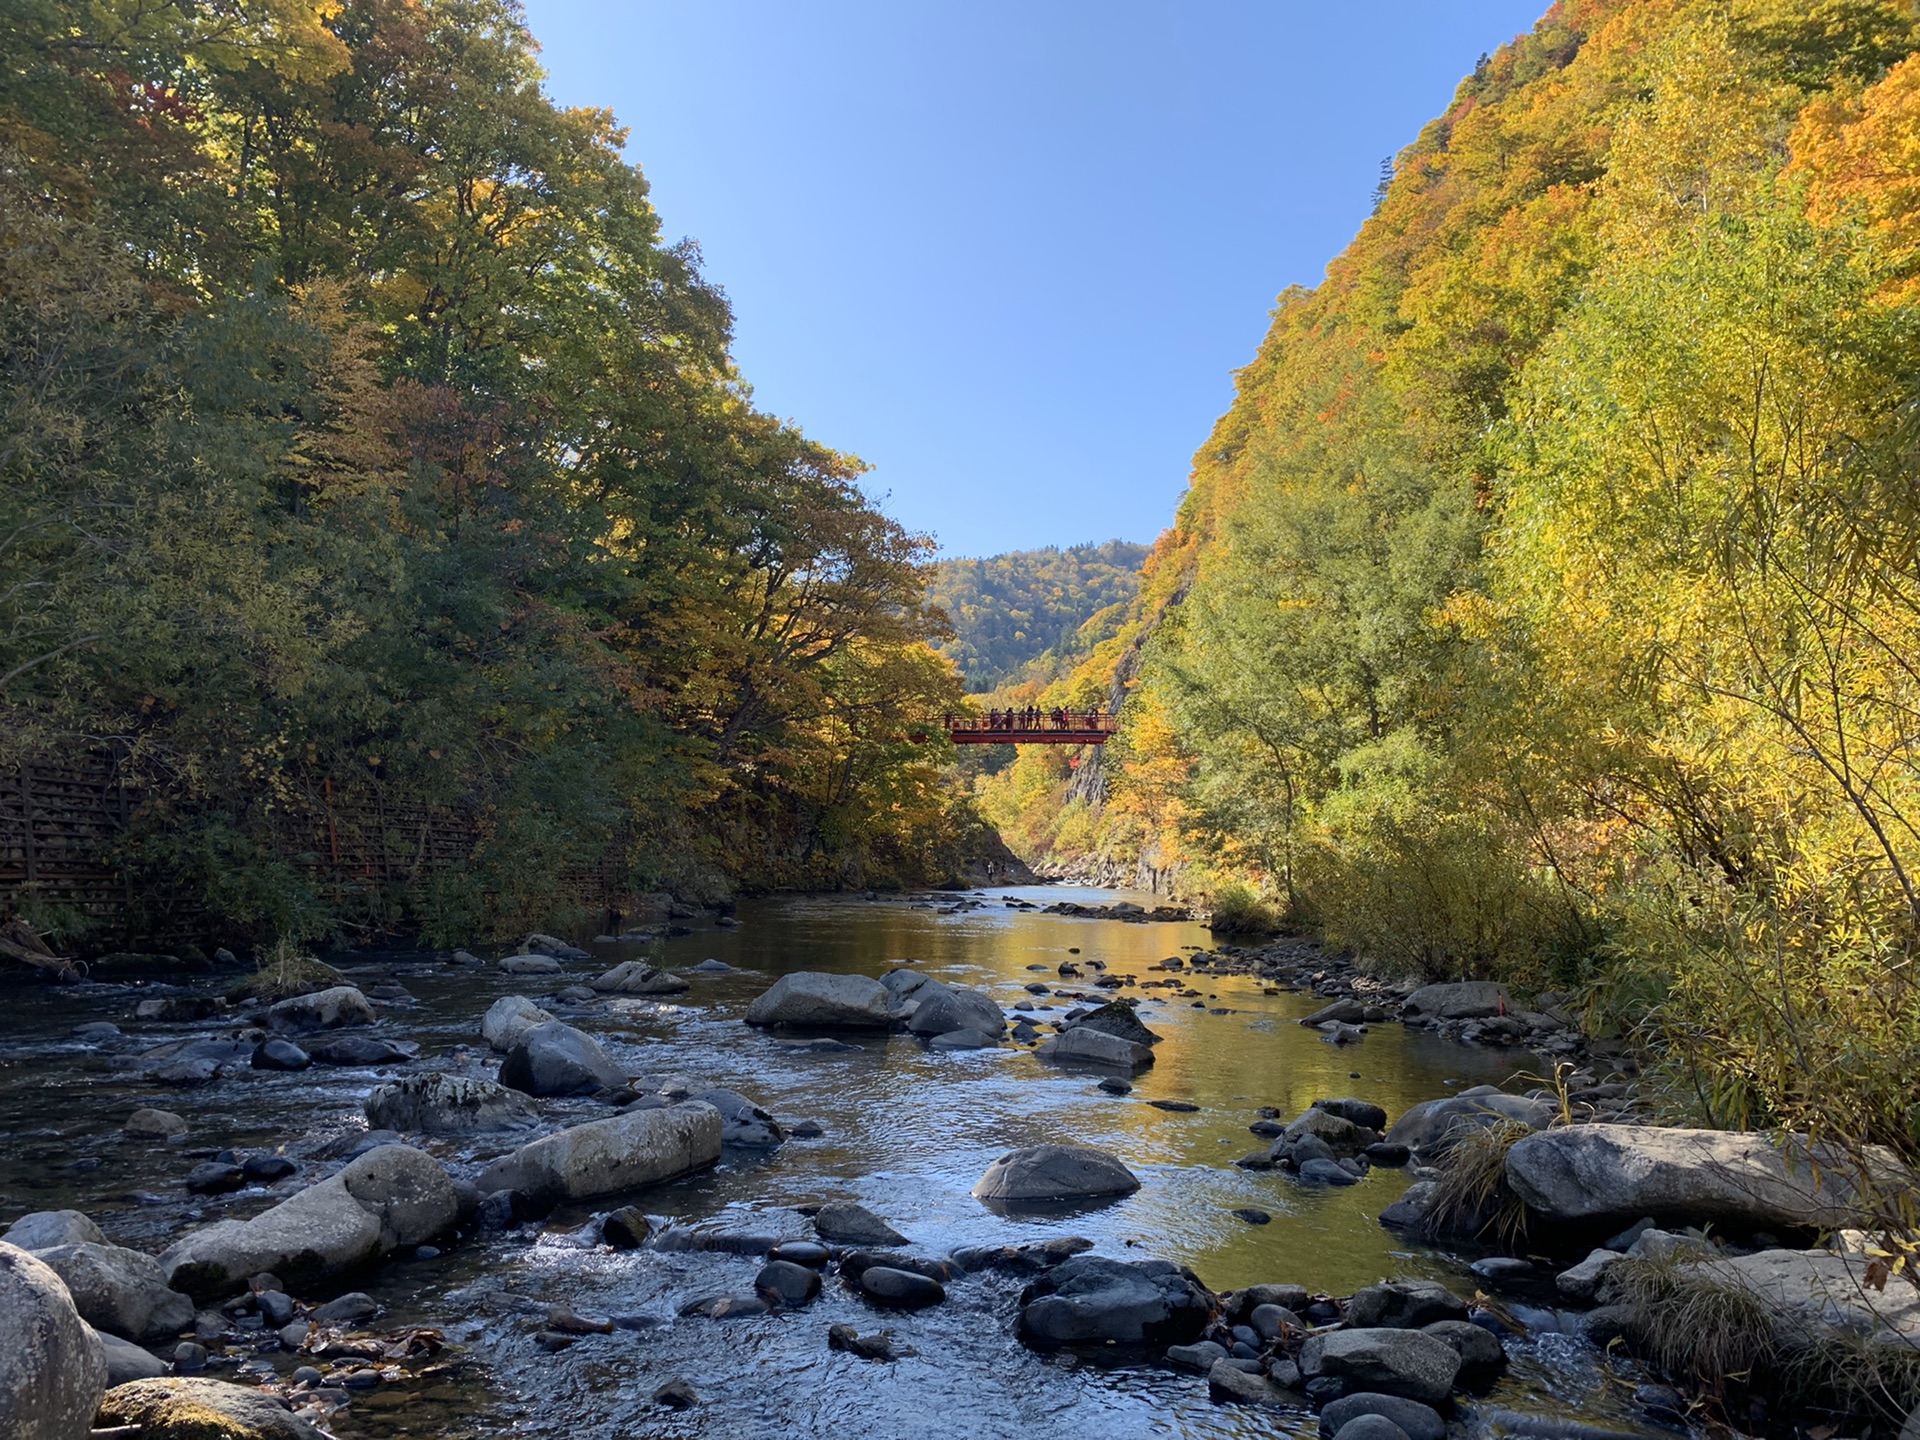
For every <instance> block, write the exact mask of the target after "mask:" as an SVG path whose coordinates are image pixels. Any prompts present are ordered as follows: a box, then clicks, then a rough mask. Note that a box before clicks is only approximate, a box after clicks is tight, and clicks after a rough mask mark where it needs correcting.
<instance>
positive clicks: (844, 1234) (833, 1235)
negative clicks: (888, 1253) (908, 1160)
mask: <svg viewBox="0 0 1920 1440" xmlns="http://www.w3.org/2000/svg"><path fill="white" fill-rule="evenodd" d="M813 1228H814V1231H815V1233H816V1234H818V1235H819V1237H820V1238H821V1239H822V1240H825V1241H827V1242H828V1243H829V1244H832V1245H905V1244H906V1243H907V1237H906V1236H904V1235H902V1234H901V1233H900V1232H899V1231H898V1230H896V1229H894V1228H893V1227H892V1226H891V1225H889V1224H887V1222H886V1221H884V1220H882V1219H881V1218H880V1217H879V1216H878V1215H876V1214H874V1213H873V1212H872V1211H871V1210H869V1209H867V1208H866V1207H865V1206H864V1205H855V1204H853V1203H852V1202H851V1201H846V1200H836V1201H834V1202H833V1203H832V1204H830V1205H822V1206H821V1207H820V1209H819V1211H818V1213H816V1214H815V1215H814V1217H813Z"/></svg>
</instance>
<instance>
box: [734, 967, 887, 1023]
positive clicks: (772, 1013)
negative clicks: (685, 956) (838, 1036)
mask: <svg viewBox="0 0 1920 1440" xmlns="http://www.w3.org/2000/svg"><path fill="white" fill-rule="evenodd" d="M891 1009H892V996H891V995H890V994H889V993H888V992H887V987H886V986H884V985H882V984H881V983H880V982H879V981H878V980H875V979H873V978H872V977H871V976H867V975H831V974H827V973H825V972H823V971H818V970H796V971H795V972H794V973H793V974H791V975H782V976H781V977H780V978H779V979H778V980H776V981H774V983H773V985H772V987H771V988H770V989H768V990H767V991H766V992H765V993H764V994H762V995H761V996H760V997H759V998H758V999H757V1000H755V1001H754V1002H753V1003H752V1004H751V1005H749V1006H748V1007H747V1015H746V1020H747V1024H749V1025H764V1026H770V1027H782V1026H784V1027H789V1028H795V1029H809V1030H886V1029H889V1028H890V1027H891V1026H892V1024H893V1021H892V1018H891Z"/></svg>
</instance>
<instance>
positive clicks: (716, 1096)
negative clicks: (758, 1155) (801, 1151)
mask: <svg viewBox="0 0 1920 1440" xmlns="http://www.w3.org/2000/svg"><path fill="white" fill-rule="evenodd" d="M692 1098H693V1099H695V1100H698V1101H699V1102H700V1103H701V1104H703V1105H711V1106H713V1108H714V1109H716V1110H718V1111H719V1112H720V1140H721V1143H722V1144H726V1145H740V1146H744V1147H746V1148H748V1149H757V1150H771V1149H772V1148H773V1147H774V1146H775V1145H778V1144H780V1143H781V1142H782V1141H784V1140H785V1139H786V1138H787V1135H786V1132H785V1131H784V1130H782V1129H781V1128H780V1126H779V1123H778V1122H777V1121H775V1120H774V1118H773V1116H771V1115H769V1114H768V1113H767V1112H766V1111H764V1110H762V1109H761V1108H760V1107H759V1106H758V1105H756V1104H754V1103H753V1101H751V1100H749V1099H748V1098H747V1097H746V1096H744V1095H742V1094H740V1093H739V1092H738V1091H735V1090H702V1091H700V1092H698V1093H697V1094H695V1095H694V1096H693V1097H692Z"/></svg>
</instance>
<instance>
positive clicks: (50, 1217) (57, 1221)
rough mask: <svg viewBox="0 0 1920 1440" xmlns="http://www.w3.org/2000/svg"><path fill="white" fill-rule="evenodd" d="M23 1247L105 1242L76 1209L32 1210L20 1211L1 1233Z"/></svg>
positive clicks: (90, 1221) (98, 1231)
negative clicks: (24, 1213)
mask: <svg viewBox="0 0 1920 1440" xmlns="http://www.w3.org/2000/svg"><path fill="white" fill-rule="evenodd" d="M0 1240H4V1241H5V1242H6V1243H7V1244H9V1245H14V1246H18V1247H19V1248H20V1249H22V1250H50V1249H52V1248H53V1247H54V1246H55V1245H104V1244H106V1243H107V1237H106V1236H105V1235H103V1234H102V1233H101V1232H100V1227H99V1226H98V1225H96V1224H94V1223H93V1221H92V1220H90V1219H88V1218H87V1217H86V1216H85V1215H83V1214H81V1213H80V1212H79V1211H78V1210H35V1211H34V1212H33V1213H32V1214H31V1215H22V1216H21V1217H20V1218H19V1219H18V1220H16V1221H14V1222H13V1224H11V1225H9V1226H8V1227H7V1233H6V1234H4V1235H0Z"/></svg>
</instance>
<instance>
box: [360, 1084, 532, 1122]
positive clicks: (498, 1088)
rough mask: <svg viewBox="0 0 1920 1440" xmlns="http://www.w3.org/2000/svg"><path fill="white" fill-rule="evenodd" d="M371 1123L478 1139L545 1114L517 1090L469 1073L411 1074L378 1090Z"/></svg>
mask: <svg viewBox="0 0 1920 1440" xmlns="http://www.w3.org/2000/svg"><path fill="white" fill-rule="evenodd" d="M366 1112H367V1123H368V1124H369V1125H371V1126H373V1127H374V1128H375V1129H377V1130H400V1131H405V1132H407V1133H410V1134H414V1135H473V1134H477V1133H479V1132H482V1131H487V1130H518V1129H522V1128H524V1127H526V1126H529V1125H532V1124H534V1123H535V1122H536V1121H538V1120H539V1118H540V1111H539V1109H538V1107H537V1106H535V1105H534V1103H533V1102H532V1101H531V1100H529V1099H528V1098H527V1097H526V1096H525V1095H523V1094H522V1093H520V1092H519V1091H518V1090H509V1089H508V1088H507V1087H506V1086H504V1085H496V1084H494V1083H493V1082H492V1081H491V1080H476V1079H473V1078H471V1077H469V1076H465V1075H447V1074H442V1073H438V1072H436V1073H434V1074H431V1075H408V1076H406V1077H405V1078H404V1079H400V1080H395V1081H393V1082H391V1083H390V1084H386V1085H381V1086H378V1087H377V1088H376V1089H375V1090H374V1092H373V1093H372V1094H371V1095H369V1096H368V1097H367V1100H366Z"/></svg>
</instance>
